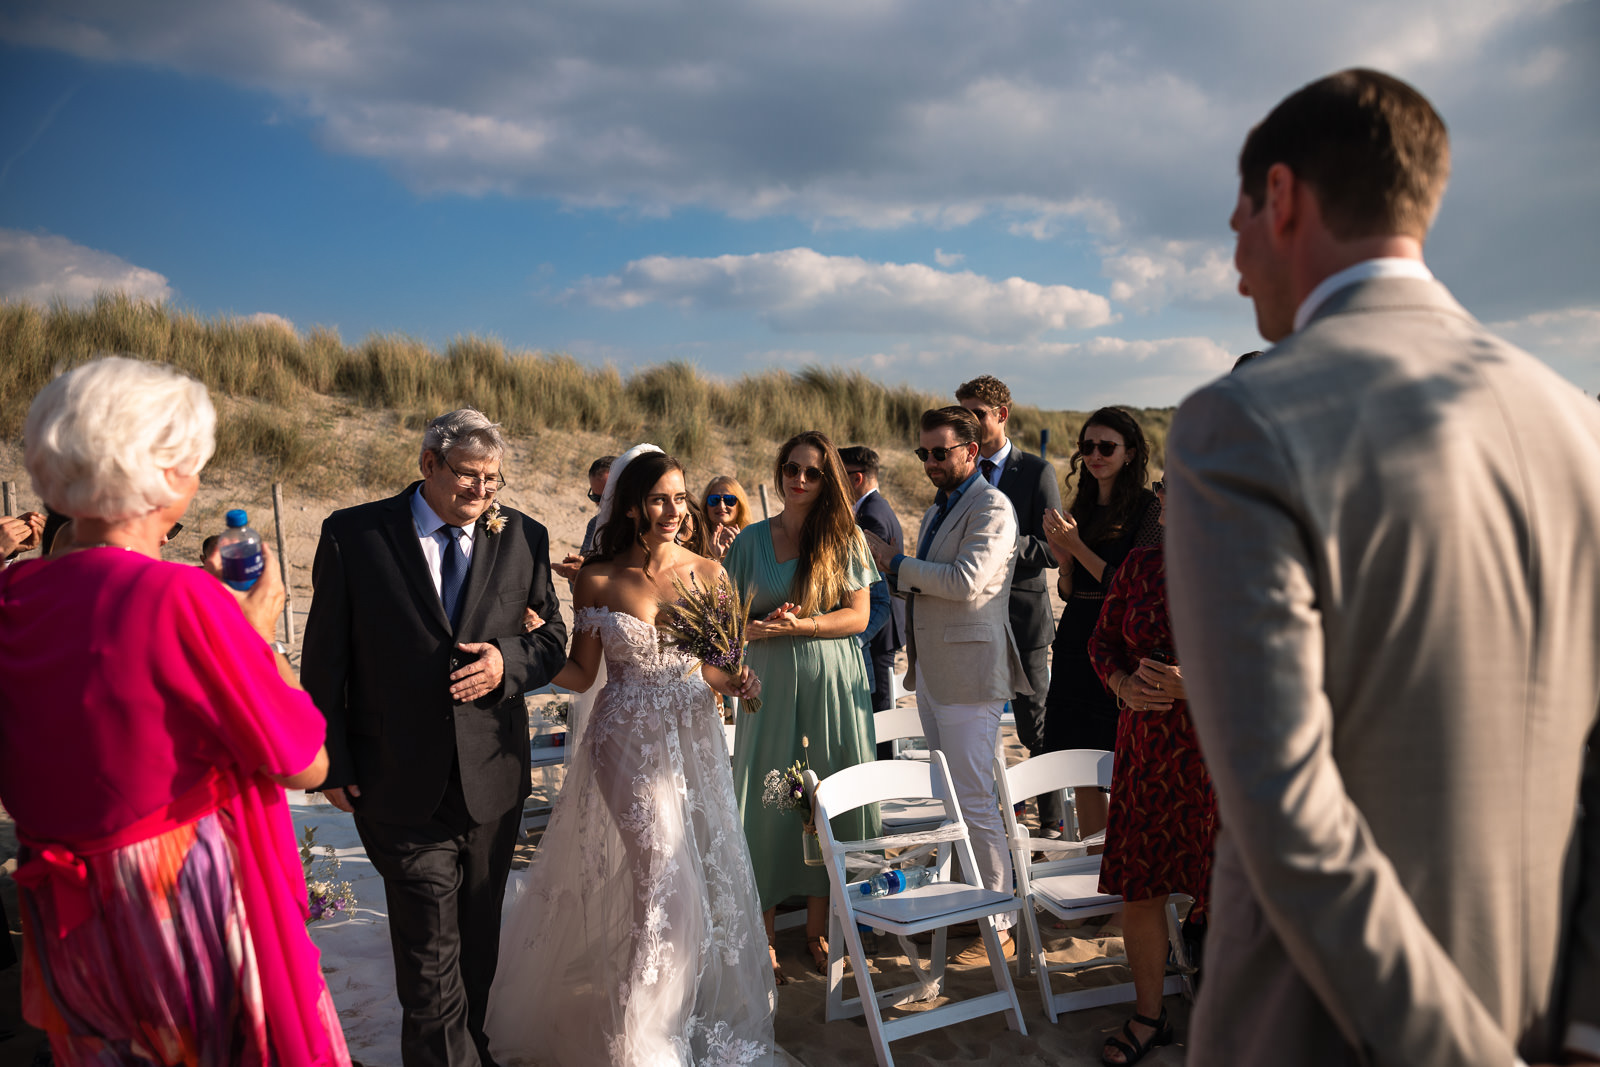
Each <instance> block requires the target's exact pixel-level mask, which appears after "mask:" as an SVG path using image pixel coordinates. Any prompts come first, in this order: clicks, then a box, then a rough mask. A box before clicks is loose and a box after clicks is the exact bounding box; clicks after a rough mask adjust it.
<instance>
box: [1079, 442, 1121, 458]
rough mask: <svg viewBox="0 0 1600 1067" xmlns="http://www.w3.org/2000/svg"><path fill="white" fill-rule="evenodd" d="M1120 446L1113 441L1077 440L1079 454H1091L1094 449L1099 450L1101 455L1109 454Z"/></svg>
mask: <svg viewBox="0 0 1600 1067" xmlns="http://www.w3.org/2000/svg"><path fill="white" fill-rule="evenodd" d="M1121 447H1122V446H1121V445H1119V444H1117V443H1116V442H1115V441H1079V442H1078V452H1079V454H1080V455H1084V456H1092V455H1094V453H1095V449H1099V450H1100V454H1101V455H1102V456H1109V455H1111V454H1112V453H1113V452H1115V451H1116V450H1117V449H1119V448H1121Z"/></svg>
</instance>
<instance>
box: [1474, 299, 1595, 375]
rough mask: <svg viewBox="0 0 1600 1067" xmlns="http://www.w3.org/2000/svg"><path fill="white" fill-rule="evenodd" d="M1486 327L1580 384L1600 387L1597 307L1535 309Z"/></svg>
mask: <svg viewBox="0 0 1600 1067" xmlns="http://www.w3.org/2000/svg"><path fill="white" fill-rule="evenodd" d="M1489 329H1491V330H1493V331H1494V332H1495V333H1497V334H1499V335H1500V336H1501V337H1504V338H1505V339H1506V340H1508V341H1510V342H1511V343H1512V344H1514V345H1517V346H1518V347H1519V348H1524V349H1527V350H1528V351H1529V352H1531V353H1533V354H1534V355H1536V356H1538V357H1539V358H1540V359H1542V360H1544V361H1545V362H1546V363H1548V364H1550V365H1551V366H1552V367H1554V368H1555V369H1556V370H1558V371H1560V372H1561V373H1562V374H1564V375H1566V376H1567V377H1568V378H1569V379H1571V380H1572V381H1573V382H1575V383H1576V384H1577V385H1579V386H1580V387H1582V388H1583V389H1584V390H1585V391H1586V392H1590V393H1593V392H1596V391H1597V390H1600V307H1597V306H1585V307H1571V308H1562V309H1560V310H1555V311H1538V312H1535V313H1533V314H1532V315H1524V316H1522V317H1521V318H1518V319H1510V320H1507V321H1504V322H1492V323H1490V324H1489Z"/></svg>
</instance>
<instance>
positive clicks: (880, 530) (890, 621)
mask: <svg viewBox="0 0 1600 1067" xmlns="http://www.w3.org/2000/svg"><path fill="white" fill-rule="evenodd" d="M839 458H840V459H841V460H843V461H844V470H845V473H846V474H847V475H849V477H850V486H851V491H852V492H853V493H854V494H855V498H856V525H857V526H859V527H861V528H862V529H863V530H866V531H867V532H868V533H872V534H876V535H877V536H878V537H881V538H883V539H884V541H886V542H888V543H889V544H891V545H895V546H896V547H897V548H898V547H899V545H900V543H901V540H902V534H901V531H900V520H899V519H897V518H896V517H895V514H894V508H892V507H890V506H889V502H888V501H887V500H885V499H884V498H883V494H882V493H880V492H878V467H879V460H878V453H876V452H874V451H873V450H872V449H870V448H868V447H867V446H866V445H852V446H850V447H849V448H841V449H839ZM887 610H888V618H887V619H885V620H884V622H883V626H882V629H880V630H878V631H877V633H876V634H875V635H874V636H872V637H871V638H870V639H869V640H868V641H867V655H868V658H869V659H870V660H871V661H872V710H873V711H887V710H888V709H889V708H891V707H893V706H894V697H893V694H894V657H895V653H897V652H899V651H900V650H901V649H902V648H904V647H905V645H906V636H905V635H906V607H905V601H903V600H901V599H900V598H899V597H890V598H889V604H888V607H887ZM876 621H877V620H876V619H873V620H871V621H869V623H868V625H867V630H868V633H871V631H872V625H871V623H872V622H876ZM879 747H880V748H887V747H888V746H887V745H884V746H879ZM878 756H879V758H880V759H881V758H884V756H885V754H884V753H883V752H881V751H880V752H879V753H878Z"/></svg>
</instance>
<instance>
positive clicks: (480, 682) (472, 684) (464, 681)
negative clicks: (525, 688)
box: [450, 641, 506, 704]
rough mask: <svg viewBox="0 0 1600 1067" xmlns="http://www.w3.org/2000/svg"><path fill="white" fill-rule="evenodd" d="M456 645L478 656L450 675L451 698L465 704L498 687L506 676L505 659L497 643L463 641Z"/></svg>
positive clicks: (484, 695)
mask: <svg viewBox="0 0 1600 1067" xmlns="http://www.w3.org/2000/svg"><path fill="white" fill-rule="evenodd" d="M456 647H457V648H459V649H460V650H461V651H463V652H469V653H477V655H478V658H477V659H475V660H473V661H472V662H471V663H469V664H467V665H466V666H465V667H462V668H461V669H460V670H458V671H456V672H455V673H454V674H452V675H450V697H451V699H452V700H454V701H455V702H456V703H457V704H466V703H469V702H471V701H474V700H477V699H479V698H480V697H486V696H488V695H489V694H490V693H493V692H494V691H495V690H497V689H499V688H500V683H501V682H502V681H503V680H504V679H505V676H506V661H505V660H504V658H502V657H501V655H500V647H499V646H498V645H495V644H493V643H491V642H489V641H463V642H461V643H460V644H458V645H456Z"/></svg>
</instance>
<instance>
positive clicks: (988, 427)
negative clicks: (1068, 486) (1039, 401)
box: [956, 374, 1066, 837]
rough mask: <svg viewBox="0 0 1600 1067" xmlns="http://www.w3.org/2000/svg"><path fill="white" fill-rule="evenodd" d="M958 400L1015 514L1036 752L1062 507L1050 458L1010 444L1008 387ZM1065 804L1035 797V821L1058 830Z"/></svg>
mask: <svg viewBox="0 0 1600 1067" xmlns="http://www.w3.org/2000/svg"><path fill="white" fill-rule="evenodd" d="M956 403H958V404H960V405H961V406H962V407H964V408H966V409H967V410H968V411H970V412H972V417H973V418H975V419H977V420H978V470H979V471H980V472H981V473H982V474H983V476H984V478H985V479H986V480H987V481H988V482H989V484H990V485H992V486H994V487H995V488H996V489H998V490H1000V491H1001V492H1002V493H1004V494H1005V495H1006V499H1007V500H1009V501H1011V506H1012V508H1014V509H1015V510H1016V513H1017V565H1016V568H1015V570H1014V571H1013V573H1012V575H1011V605H1010V607H1011V632H1012V634H1014V635H1015V636H1016V639H1017V653H1018V655H1020V656H1021V657H1022V668H1023V670H1024V671H1025V672H1027V675H1028V692H1026V693H1021V692H1018V693H1013V694H1012V695H1011V711H1012V714H1013V715H1015V716H1016V720H1017V740H1018V742H1020V743H1021V745H1022V747H1023V748H1025V749H1027V750H1028V755H1030V756H1037V755H1039V754H1040V753H1041V752H1043V751H1044V698H1045V694H1047V693H1048V692H1050V645H1051V644H1052V643H1053V642H1054V641H1055V639H1056V616H1055V611H1054V609H1052V608H1051V606H1050V589H1049V586H1048V585H1046V576H1045V571H1047V570H1051V569H1053V568H1054V567H1055V565H1056V559H1055V557H1054V556H1052V555H1051V554H1050V543H1049V542H1048V541H1046V540H1045V536H1044V513H1045V512H1046V511H1049V510H1050V509H1052V508H1055V509H1060V507H1061V486H1060V484H1059V483H1058V482H1057V481H1056V469H1055V468H1054V467H1052V466H1051V465H1050V464H1049V462H1048V461H1046V460H1045V459H1043V458H1042V457H1040V456H1035V455H1033V454H1032V453H1029V452H1024V451H1023V450H1022V449H1020V448H1018V447H1016V445H1015V443H1014V442H1012V440H1011V438H1010V437H1009V436H1007V433H1006V431H1007V429H1008V425H1009V423H1010V420H1011V390H1010V389H1008V388H1007V387H1006V383H1005V382H1002V381H1001V380H1000V379H999V378H996V377H995V376H994V375H992V374H982V375H979V376H978V377H976V378H974V379H972V380H971V381H970V382H962V383H961V385H959V386H957V387H956ZM1065 817H1066V809H1065V806H1064V804H1063V803H1062V796H1061V794H1060V793H1046V794H1044V795H1042V796H1040V797H1039V827H1040V830H1041V833H1042V835H1043V836H1045V837H1059V836H1061V830H1062V826H1063V824H1064V821H1065Z"/></svg>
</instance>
